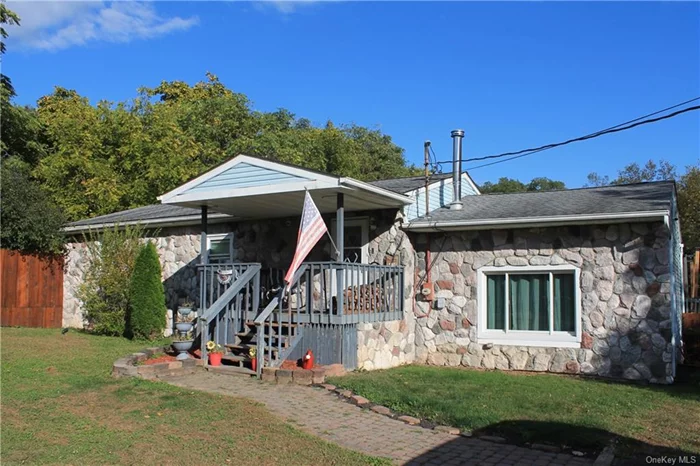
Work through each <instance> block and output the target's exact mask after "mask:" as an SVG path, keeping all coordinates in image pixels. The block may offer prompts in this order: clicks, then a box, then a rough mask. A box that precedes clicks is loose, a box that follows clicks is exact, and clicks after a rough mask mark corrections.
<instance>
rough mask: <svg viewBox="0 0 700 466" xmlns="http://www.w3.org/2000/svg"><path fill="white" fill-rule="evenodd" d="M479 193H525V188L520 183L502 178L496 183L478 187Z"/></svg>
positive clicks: (487, 183) (486, 183)
mask: <svg viewBox="0 0 700 466" xmlns="http://www.w3.org/2000/svg"><path fill="white" fill-rule="evenodd" d="M479 191H481V193H482V194H496V193H501V194H503V193H522V192H525V191H527V186H525V184H524V183H523V182H522V181H518V180H516V179H513V178H508V177H505V176H504V177H501V178H499V179H498V182H497V183H492V182H490V181H487V182H485V183H484V184H482V185H481V186H480V187H479Z"/></svg>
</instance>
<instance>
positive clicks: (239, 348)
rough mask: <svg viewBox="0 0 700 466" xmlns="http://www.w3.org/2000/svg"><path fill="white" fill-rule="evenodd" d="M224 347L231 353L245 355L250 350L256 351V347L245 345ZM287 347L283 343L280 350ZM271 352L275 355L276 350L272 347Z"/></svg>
mask: <svg viewBox="0 0 700 466" xmlns="http://www.w3.org/2000/svg"><path fill="white" fill-rule="evenodd" d="M224 346H225V347H226V348H228V349H229V350H231V351H232V352H239V351H243V352H244V353H245V354H248V351H250V348H256V349H257V345H246V344H242V345H224ZM287 346H288V345H287V343H286V342H285V343H284V345H282V348H283V349H284V348H287ZM272 352H273V353H276V352H277V348H275V347H272Z"/></svg>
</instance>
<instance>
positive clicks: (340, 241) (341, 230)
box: [335, 193, 345, 316]
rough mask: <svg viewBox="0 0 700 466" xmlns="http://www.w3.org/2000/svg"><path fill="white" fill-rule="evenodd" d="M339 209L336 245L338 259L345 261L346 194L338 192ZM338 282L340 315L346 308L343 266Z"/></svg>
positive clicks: (337, 297) (338, 273)
mask: <svg viewBox="0 0 700 466" xmlns="http://www.w3.org/2000/svg"><path fill="white" fill-rule="evenodd" d="M337 204H338V211H337V213H336V219H335V228H336V232H335V239H336V243H337V244H336V247H337V248H338V255H337V258H336V260H337V261H338V262H343V261H344V260H345V257H344V256H345V254H344V248H345V195H344V194H343V193H338V195H337ZM336 279H337V280H336V282H337V284H338V289H337V294H336V302H337V303H338V315H341V316H342V315H343V312H344V310H345V309H344V308H345V292H344V291H345V284H344V283H343V281H344V279H345V270H344V269H342V268H338V269H336Z"/></svg>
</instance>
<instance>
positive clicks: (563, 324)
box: [554, 273, 576, 332]
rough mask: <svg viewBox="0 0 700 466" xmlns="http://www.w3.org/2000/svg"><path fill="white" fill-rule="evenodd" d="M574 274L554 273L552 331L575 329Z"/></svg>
mask: <svg viewBox="0 0 700 466" xmlns="http://www.w3.org/2000/svg"><path fill="white" fill-rule="evenodd" d="M574 298H575V292H574V275H573V274H571V273H567V274H555V275H554V331H555V332H574V331H576V325H575V317H576V311H575V309H576V307H575V305H576V303H575V302H574Z"/></svg>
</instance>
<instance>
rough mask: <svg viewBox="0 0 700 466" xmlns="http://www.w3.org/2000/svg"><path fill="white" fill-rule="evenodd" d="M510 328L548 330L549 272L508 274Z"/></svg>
mask: <svg viewBox="0 0 700 466" xmlns="http://www.w3.org/2000/svg"><path fill="white" fill-rule="evenodd" d="M509 279H510V283H509V285H510V289H509V292H510V329H511V330H546V331H548V330H549V274H542V275H539V274H538V275H534V274H532V275H531V274H527V275H509Z"/></svg>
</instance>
